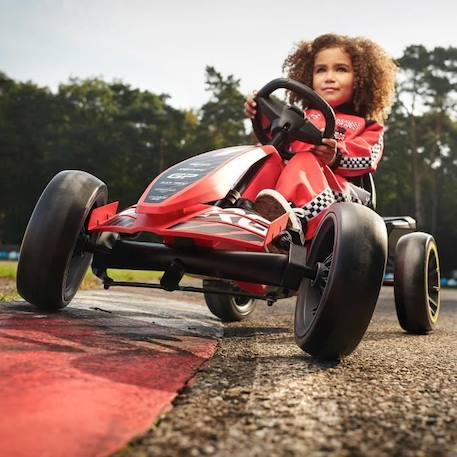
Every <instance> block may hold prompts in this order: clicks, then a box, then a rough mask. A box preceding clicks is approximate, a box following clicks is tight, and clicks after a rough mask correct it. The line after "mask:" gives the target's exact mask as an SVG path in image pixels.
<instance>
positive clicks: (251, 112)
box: [244, 90, 257, 119]
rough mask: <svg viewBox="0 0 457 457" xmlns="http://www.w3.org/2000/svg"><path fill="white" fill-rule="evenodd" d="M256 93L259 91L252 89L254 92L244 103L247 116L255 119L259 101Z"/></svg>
mask: <svg viewBox="0 0 457 457" xmlns="http://www.w3.org/2000/svg"><path fill="white" fill-rule="evenodd" d="M256 95H257V91H256V90H254V91H252V94H251V95H249V96H248V98H247V99H246V101H245V103H244V114H245V115H246V117H249V118H250V119H254V118H255V115H256V112H257V108H256V107H257V103H256V102H255V100H254V98H255V96H256Z"/></svg>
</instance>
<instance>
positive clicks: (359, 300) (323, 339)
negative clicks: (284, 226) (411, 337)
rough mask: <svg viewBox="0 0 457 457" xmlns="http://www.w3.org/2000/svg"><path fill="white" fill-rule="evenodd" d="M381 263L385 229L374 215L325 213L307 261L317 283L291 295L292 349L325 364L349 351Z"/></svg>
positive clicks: (340, 207)
mask: <svg viewBox="0 0 457 457" xmlns="http://www.w3.org/2000/svg"><path fill="white" fill-rule="evenodd" d="M386 257H387V231H386V227H385V224H384V222H383V220H382V219H381V217H379V216H378V215H377V214H376V213H375V212H374V211H372V210H371V209H369V208H367V207H365V206H362V205H358V204H354V203H337V204H335V205H333V206H332V207H331V208H330V209H329V210H328V212H327V214H326V215H325V216H324V218H323V219H322V221H321V223H320V225H319V228H318V230H317V234H316V236H315V238H314V239H313V242H312V244H311V247H310V250H309V255H308V262H307V264H308V265H309V266H310V267H315V268H316V270H317V272H318V273H317V277H316V279H315V280H314V281H311V280H309V279H303V280H302V283H301V285H300V289H299V291H298V295H297V304H296V307H295V324H294V331H295V341H296V342H297V344H298V346H300V347H301V348H302V349H303V350H304V351H305V352H307V353H309V354H311V355H312V356H314V357H316V358H319V359H327V360H337V359H340V358H342V357H344V356H346V355H349V354H350V353H351V352H352V351H354V349H355V348H356V347H357V345H358V344H359V342H360V341H361V339H362V338H363V335H364V334H365V331H366V329H367V327H368V324H369V323H370V319H371V317H372V315H373V312H374V309H375V306H376V302H377V300H378V296H379V291H380V289H381V285H382V282H383V276H384V269H385V264H386Z"/></svg>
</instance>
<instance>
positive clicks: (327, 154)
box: [311, 138, 337, 166]
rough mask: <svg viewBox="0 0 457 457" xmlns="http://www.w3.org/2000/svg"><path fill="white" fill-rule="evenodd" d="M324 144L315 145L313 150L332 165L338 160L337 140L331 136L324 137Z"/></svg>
mask: <svg viewBox="0 0 457 457" xmlns="http://www.w3.org/2000/svg"><path fill="white" fill-rule="evenodd" d="M322 143H323V144H320V145H319V146H315V147H314V148H313V149H312V150H311V151H312V152H313V154H315V155H316V156H317V157H319V159H321V160H322V161H323V162H324V163H326V164H327V165H329V166H331V165H333V164H334V163H335V160H336V145H337V142H336V140H333V139H330V138H324V139H323V140H322Z"/></svg>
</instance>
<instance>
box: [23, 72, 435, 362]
mask: <svg viewBox="0 0 457 457" xmlns="http://www.w3.org/2000/svg"><path fill="white" fill-rule="evenodd" d="M277 89H287V90H289V91H294V92H296V93H297V94H298V95H299V96H301V97H306V98H307V100H309V104H308V106H309V108H314V109H318V110H320V111H321V112H322V113H323V116H324V118H325V121H326V126H325V130H324V132H323V133H322V132H321V131H320V130H319V129H317V128H316V127H315V126H314V125H313V124H312V123H311V122H309V121H308V120H307V119H306V117H305V116H304V114H303V112H302V110H299V109H297V108H296V107H294V106H290V105H287V104H286V103H283V102H281V101H279V100H278V99H277V98H275V97H271V96H270V95H271V94H272V93H273V92H274V91H276V90H277ZM257 102H258V113H257V117H256V119H255V120H254V121H253V127H254V130H255V132H256V134H257V136H258V139H259V140H260V141H261V143H262V145H257V146H239V147H229V148H225V149H220V150H215V151H210V152H207V153H204V154H201V155H198V156H196V157H192V158H190V159H188V160H185V161H183V162H181V163H178V164H177V165H174V166H172V167H171V168H170V169H168V170H166V171H164V172H163V173H161V174H160V175H159V176H158V177H157V178H156V179H155V180H153V181H152V183H151V184H150V185H149V187H148V188H147V189H146V191H145V192H144V194H143V195H142V197H141V198H140V200H139V201H138V203H137V204H136V205H133V206H131V207H129V208H127V209H125V210H123V211H121V212H118V203H117V202H114V203H109V204H107V187H106V185H105V184H104V183H103V182H102V181H100V180H99V179H97V178H96V177H94V176H92V175H90V174H88V173H85V172H83V171H74V170H68V171H62V172H60V173H59V174H57V175H56V176H55V177H54V178H53V179H52V180H51V181H50V183H49V184H48V186H47V187H46V189H45V190H44V191H43V194H42V195H41V197H40V199H39V201H38V203H37V205H36V207H35V209H34V211H33V214H32V216H31V219H30V221H29V224H28V226H27V230H26V232H25V235H24V239H23V242H22V247H21V253H20V260H19V265H18V273H17V288H18V291H19V293H20V294H21V295H22V297H23V298H24V299H25V300H27V301H28V302H30V303H31V304H33V305H35V306H36V307H38V308H40V309H43V310H58V309H60V308H63V307H64V306H67V305H68V304H69V303H70V301H71V300H72V298H73V297H74V295H75V293H76V292H77V290H78V288H79V286H80V284H81V281H82V279H83V277H84V275H85V273H86V271H87V269H88V267H89V265H92V270H93V272H94V273H95V275H96V276H98V277H99V278H100V279H101V280H102V281H103V283H104V285H105V288H109V287H111V286H144V287H157V288H162V289H165V290H168V291H172V290H191V291H195V292H202V293H204V295H205V299H206V303H207V305H208V307H209V309H210V310H211V312H212V313H213V314H214V315H216V316H217V317H219V318H220V319H221V320H223V321H236V320H241V319H245V318H247V317H248V316H249V315H250V314H251V313H252V312H253V310H254V308H255V306H256V300H258V299H261V300H266V301H267V303H268V304H272V303H274V302H275V301H276V300H278V299H281V298H285V297H290V296H295V295H296V297H297V299H296V300H297V302H296V310H295V326H294V327H295V330H294V332H295V340H296V342H297V344H298V346H300V347H301V348H302V349H303V350H304V351H306V352H308V353H309V354H311V355H312V356H315V357H318V358H321V359H338V358H341V357H344V356H347V355H348V354H350V353H351V352H352V351H354V349H355V348H356V347H357V345H358V344H359V342H360V341H361V339H362V337H363V335H364V333H365V331H366V329H367V326H368V324H369V322H370V319H371V317H372V314H373V311H374V308H375V305H376V301H377V299H378V295H379V291H380V288H381V286H382V284H383V278H384V271H385V265H386V258H387V253H388V236H387V230H386V224H385V223H384V221H383V219H382V218H381V217H380V216H379V215H378V214H376V212H375V211H373V209H370V208H369V207H367V206H363V205H360V204H355V203H335V204H334V205H333V206H332V207H331V208H330V209H329V210H328V212H327V214H326V215H325V217H324V218H323V220H322V222H321V223H320V226H319V229H318V231H317V234H316V236H315V237H314V239H313V240H312V242H311V243H310V245H308V244H305V243H304V242H303V239H302V238H301V237H300V236H299V233H298V232H294V230H292V229H289V230H288V229H287V219H288V218H287V215H283V216H281V217H279V218H278V219H276V220H275V221H272V222H270V221H267V220H265V219H264V218H262V217H260V216H259V215H258V214H256V213H255V212H253V211H252V210H249V209H248V208H245V207H243V205H242V202H243V199H242V198H241V197H242V196H243V195H244V194H245V192H246V189H248V188H249V189H253V188H255V186H256V185H258V184H256V183H259V182H261V183H262V185H263V186H264V187H265V188H274V185H275V181H276V179H277V173H276V174H275V172H274V171H273V170H274V169H276V168H277V167H274V165H275V164H277V162H278V161H281V160H283V159H284V158H286V157H288V154H290V153H289V152H288V146H289V145H290V143H291V142H292V141H295V140H299V141H304V142H307V143H313V144H319V143H320V142H321V140H322V138H331V137H333V134H334V129H335V115H334V112H333V110H332V109H331V107H330V106H329V105H328V104H327V103H326V102H325V101H324V100H323V99H322V98H321V97H319V96H318V95H317V94H316V93H315V92H314V91H313V90H312V89H310V88H308V87H307V86H305V85H303V84H300V83H298V82H296V81H293V80H287V79H276V80H273V81H271V82H270V83H268V84H266V85H265V86H264V87H263V88H262V89H261V90H260V91H259V93H258V98H257ZM262 116H264V117H266V118H267V119H269V120H270V122H271V126H272V127H271V130H270V132H269V134H266V133H265V132H264V130H263V128H262V123H261V119H262ZM259 190H261V189H256V191H259ZM372 191H374V189H372ZM372 200H374V195H373V198H372ZM412 225H413V224H412V223H411V221H410V220H406V223H405V219H402V218H398V219H396V218H390V220H389V221H388V224H387V226H388V227H389V230H390V231H392V232H395V233H396V236H397V237H398V232H399V231H400V232H401V231H405V232H406V231H412V229H413V226H412ZM136 237H138V238H136ZM270 243H274V244H276V245H277V246H279V247H281V249H283V250H284V251H283V252H285V253H284V254H282V253H279V254H277V253H270V252H266V246H267V245H269V244H270ZM110 268H116V269H136V270H153V271H163V272H164V273H163V276H162V278H161V280H160V283H159V284H144V283H125V282H115V281H113V280H112V279H111V278H110V277H109V275H108V271H107V270H108V269H110ZM184 274H189V275H196V276H198V277H203V278H204V280H203V287H201V288H198V287H182V286H180V281H181V279H182V277H183V275H184ZM395 297H396V305H397V310H398V315H399V318H400V323H401V325H402V327H403V328H404V329H405V330H407V331H409V332H415V333H423V332H427V331H430V330H431V329H432V328H433V326H434V324H435V322H436V319H437V316H438V310H439V268H438V254H437V249H436V244H435V242H434V240H433V238H432V237H431V236H430V235H426V234H423V233H411V234H408V235H405V236H403V237H402V238H401V239H400V242H399V243H398V246H397V253H396V262H395Z"/></svg>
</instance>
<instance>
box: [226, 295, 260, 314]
mask: <svg viewBox="0 0 457 457" xmlns="http://www.w3.org/2000/svg"><path fill="white" fill-rule="evenodd" d="M231 302H232V305H233V306H234V307H235V308H236V309H237V310H238V312H239V313H240V314H246V313H249V312H250V310H251V308H252V306H253V305H254V300H253V299H252V298H248V297H231Z"/></svg>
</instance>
